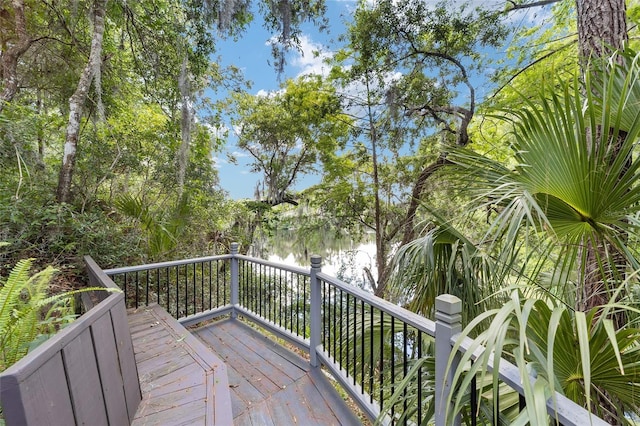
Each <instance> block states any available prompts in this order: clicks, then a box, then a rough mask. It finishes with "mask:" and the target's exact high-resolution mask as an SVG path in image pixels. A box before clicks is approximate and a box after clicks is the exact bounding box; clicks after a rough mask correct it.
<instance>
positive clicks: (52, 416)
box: [7, 352, 75, 426]
mask: <svg viewBox="0 0 640 426" xmlns="http://www.w3.org/2000/svg"><path fill="white" fill-rule="evenodd" d="M20 393H21V395H22V402H23V406H24V407H25V410H24V411H25V420H26V422H25V424H27V425H38V426H47V425H51V426H59V425H73V424H75V418H74V415H73V407H72V406H71V400H70V399H69V388H68V386H67V378H66V376H65V372H64V364H63V362H62V355H61V353H60V352H58V353H56V354H55V355H54V356H53V357H52V358H50V359H49V360H48V361H46V362H45V363H44V364H43V365H42V366H41V367H40V368H39V369H38V370H36V371H35V372H34V373H33V374H31V375H30V376H29V377H27V378H26V379H25V380H23V381H22V383H21V392H20ZM7 424H9V425H11V424H12V422H10V419H9V417H8V416H7Z"/></svg>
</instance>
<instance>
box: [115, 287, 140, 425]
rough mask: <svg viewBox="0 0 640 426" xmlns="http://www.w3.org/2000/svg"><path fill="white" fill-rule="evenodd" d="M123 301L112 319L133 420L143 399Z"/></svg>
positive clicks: (129, 411) (128, 409)
mask: <svg viewBox="0 0 640 426" xmlns="http://www.w3.org/2000/svg"><path fill="white" fill-rule="evenodd" d="M120 296H122V298H123V299H122V300H123V303H118V304H117V305H116V306H114V307H113V309H112V310H111V321H112V322H113V332H114V335H115V338H116V345H117V348H118V357H119V359H120V369H121V371H122V380H123V382H124V394H125V399H126V401H127V411H128V414H129V419H130V420H132V419H133V418H134V416H135V414H136V411H137V410H138V405H140V401H141V400H142V393H141V391H140V382H139V381H138V367H137V366H136V359H135V355H134V353H133V343H132V341H131V332H130V331H129V323H128V322H127V310H126V309H125V307H124V296H123V295H122V294H120Z"/></svg>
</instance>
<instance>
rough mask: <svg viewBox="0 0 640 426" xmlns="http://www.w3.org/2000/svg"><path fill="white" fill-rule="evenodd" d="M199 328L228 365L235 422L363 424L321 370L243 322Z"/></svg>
mask: <svg viewBox="0 0 640 426" xmlns="http://www.w3.org/2000/svg"><path fill="white" fill-rule="evenodd" d="M193 333H194V334H195V335H196V336H197V337H199V338H200V339H201V340H202V341H203V342H204V343H205V344H206V345H207V346H208V347H210V348H212V349H213V351H215V353H216V354H217V355H218V357H220V358H221V359H222V360H224V362H225V364H226V365H227V373H228V377H229V388H230V390H231V405H232V412H233V422H234V424H235V425H237V426H243V425H247V426H249V425H253V426H270V425H273V426H282V425H304V426H307V425H308V426H312V425H322V426H327V425H359V424H361V422H360V421H359V420H358V418H357V417H356V416H355V415H354V414H353V412H352V411H351V410H350V409H349V408H348V407H347V406H346V404H345V402H344V401H343V400H342V398H341V397H340V396H339V395H338V393H337V392H336V390H335V389H334V388H333V386H332V385H331V383H329V380H328V379H327V378H326V377H325V376H324V374H323V373H322V372H321V371H320V370H319V369H317V368H311V367H310V365H309V362H308V361H307V360H305V359H303V358H302V357H300V356H299V355H297V354H295V353H293V352H291V351H289V350H288V349H285V348H284V347H283V346H280V345H278V344H277V343H275V342H274V341H272V340H270V339H268V338H267V337H265V336H263V335H261V334H260V333H258V332H257V331H256V330H254V329H252V328H251V327H249V326H248V325H246V324H244V323H242V322H241V321H239V320H235V319H226V320H221V321H218V322H215V323H212V324H209V325H207V326H204V327H200V328H198V329H195V330H193Z"/></svg>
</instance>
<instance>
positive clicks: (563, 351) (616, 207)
mask: <svg viewBox="0 0 640 426" xmlns="http://www.w3.org/2000/svg"><path fill="white" fill-rule="evenodd" d="M617 55H618V56H616V57H615V58H611V59H610V60H609V61H608V62H607V63H606V64H599V65H598V66H597V67H593V68H592V72H591V73H590V74H589V75H588V76H586V78H585V81H584V84H580V83H579V82H578V81H577V79H576V80H574V81H572V82H569V83H561V84H559V85H558V86H556V87H553V88H547V89H546V90H543V92H542V93H541V96H540V98H538V99H523V107H522V108H520V109H518V110H514V111H508V112H507V113H506V114H504V115H503V117H502V118H503V119H504V120H505V121H506V122H508V123H511V124H512V126H513V132H512V149H513V163H512V164H510V165H505V164H503V163H500V162H498V161H495V160H493V159H491V158H489V157H487V156H484V155H481V154H478V153H475V152H472V151H470V150H465V149H452V151H451V153H450V156H449V159H450V160H451V161H452V162H453V163H454V164H456V165H457V168H456V172H458V173H463V174H464V177H465V178H464V179H458V181H461V182H465V185H466V186H467V188H466V189H467V190H468V191H469V192H468V193H469V194H470V196H471V198H472V200H473V202H472V206H471V207H472V208H480V209H483V210H485V211H488V210H490V211H495V212H496V213H495V215H494V216H493V218H492V220H491V222H490V224H489V227H488V230H487V232H486V234H485V235H484V237H483V238H482V239H481V241H479V242H478V243H476V244H473V245H471V244H470V243H469V242H468V241H467V240H466V239H464V238H463V237H462V236H459V238H458V239H457V240H456V242H455V243H451V244H457V245H458V246H460V245H461V244H462V245H464V246H466V247H467V248H470V247H472V246H473V247H474V248H473V249H471V252H469V253H467V254H465V252H464V251H462V252H459V253H460V254H459V256H458V258H457V259H456V258H455V257H454V256H451V255H449V258H450V259H452V260H451V261H450V262H448V263H447V262H434V261H432V260H429V259H430V258H429V256H432V259H433V258H434V257H433V256H434V254H436V253H437V241H436V239H433V238H431V239H429V238H426V237H425V238H423V239H422V240H421V241H417V242H414V244H415V245H422V247H421V248H420V249H416V248H408V249H405V250H404V251H401V252H400V254H401V255H406V254H407V253H409V254H410V255H409V256H408V257H407V258H406V259H404V260H402V262H404V264H405V265H409V264H413V265H423V267H422V269H423V270H427V271H429V270H432V271H436V270H437V271H440V272H439V274H442V275H443V276H444V277H446V279H445V280H444V282H447V280H448V281H449V282H450V281H451V280H452V279H453V278H455V277H459V276H461V274H460V273H459V271H461V270H464V271H468V272H467V273H465V274H462V276H464V277H465V278H464V283H463V285H465V286H481V287H483V286H484V285H485V283H491V285H492V286H493V288H494V289H495V288H499V287H501V288H503V289H511V290H509V291H508V292H507V293H502V294H510V298H507V300H508V301H507V303H504V304H503V305H502V307H501V308H497V309H493V310H490V311H488V312H487V313H485V314H482V315H480V316H478V318H476V319H474V320H472V321H471V322H470V324H469V326H468V327H466V328H465V330H464V331H463V333H462V335H463V337H464V336H478V340H477V343H476V344H477V345H481V344H482V345H485V346H487V348H488V350H486V351H485V352H484V354H485V355H483V356H485V357H486V358H481V359H480V360H479V362H475V363H474V364H473V367H470V365H469V364H468V363H465V362H462V363H461V364H460V369H459V371H456V372H455V374H456V378H457V380H458V381H459V383H458V384H459V388H458V389H459V391H458V394H457V395H456V398H457V400H456V403H457V408H458V409H459V408H460V402H459V401H460V400H461V398H463V395H464V392H466V389H467V388H468V386H467V385H468V384H469V382H470V380H471V378H472V377H474V376H476V375H480V376H481V377H485V378H486V371H487V363H488V362H489V361H488V360H489V358H488V357H489V356H490V355H491V354H494V355H495V359H496V362H499V358H500V356H502V355H504V356H506V357H508V358H509V359H511V360H512V361H514V362H515V363H516V364H517V365H518V367H519V368H520V371H521V375H522V377H523V383H525V397H526V400H527V409H526V410H524V411H523V412H522V413H521V414H519V415H518V416H519V418H518V421H519V422H527V421H528V422H530V423H532V424H539V423H543V424H546V423H547V422H548V419H547V414H546V408H545V404H546V400H547V398H548V397H549V396H550V395H551V394H552V391H558V392H560V393H563V394H565V395H566V396H568V397H570V398H572V399H574V400H575V401H576V402H578V403H580V404H583V405H584V406H585V407H586V408H588V409H590V410H592V411H593V412H595V413H597V414H599V415H601V416H603V417H604V418H605V419H606V420H609V421H610V422H615V423H625V422H626V420H625V413H630V412H633V413H638V412H640V403H639V402H638V401H637V398H636V397H635V389H636V388H637V387H638V385H640V376H638V370H637V365H638V361H640V358H639V357H638V348H639V345H638V343H637V339H638V337H640V336H639V334H638V329H637V328H635V326H634V324H633V323H632V321H631V319H632V318H634V317H637V312H638V311H637V309H636V308H635V307H634V305H633V302H634V301H633V298H632V294H633V291H630V290H634V289H637V288H638V280H637V275H636V274H635V273H634V272H635V271H637V270H640V263H639V262H638V257H637V242H638V231H637V230H638V225H639V224H640V221H639V220H638V206H640V185H638V183H639V182H638V180H639V179H640V173H639V169H640V159H639V158H638V156H637V154H636V152H635V144H636V142H637V141H638V139H639V137H640V102H639V100H640V81H639V80H640V65H639V64H638V62H639V56H637V55H635V54H634V53H633V52H622V53H619V54H617ZM410 251H413V252H410ZM469 255H471V256H469ZM465 256H466V258H469V259H476V260H475V261H473V262H471V261H465ZM425 259H426V260H425ZM479 259H483V262H480V261H479ZM481 263H482V264H483V265H484V266H483V267H479V266H477V265H480V264H481ZM424 265H427V266H429V267H428V268H425V267H424ZM451 265H455V266H456V267H455V268H452V267H451ZM443 266H446V267H445V268H443ZM418 269H419V268H418ZM418 269H416V268H414V272H413V274H414V275H416V273H415V271H417V270H418ZM404 270H405V271H406V270H410V268H408V267H406V266H405V267H404ZM454 272H455V273H456V275H453V274H454ZM405 274H406V273H405ZM438 276H439V275H438V274H434V273H431V274H429V277H427V279H425V281H424V283H423V285H422V286H421V287H415V286H414V287H413V288H411V287H410V290H409V291H407V292H406V293H405V295H406V294H408V295H409V296H411V300H409V301H408V302H407V303H406V304H407V305H409V306H411V303H412V302H414V300H419V299H420V297H424V295H423V294H421V293H422V290H421V289H422V288H425V287H428V286H433V285H434V284H436V283H437V282H438V280H431V282H429V281H427V280H428V279H430V277H438ZM442 281H443V280H442V279H440V282H442ZM594 283H596V285H594ZM433 288H436V287H433ZM437 288H438V291H440V290H442V289H446V288H443V287H442V286H440V287H437ZM449 288H450V289H451V286H449ZM513 289H517V290H513ZM454 290H455V288H454ZM483 290H484V289H483V288H480V289H477V290H474V291H473V292H471V291H469V290H467V293H471V294H473V293H474V292H477V293H478V294H482V293H483ZM430 291H431V292H432V293H434V294H435V291H434V290H433V289H432V290H430ZM511 291H515V292H514V293H511ZM590 299H593V300H596V301H598V302H599V303H593V302H592V301H590ZM469 300H473V299H472V298H470V299H469ZM585 301H586V302H585ZM603 301H604V302H603ZM414 303H415V302H414ZM418 305H419V304H418ZM487 324H490V326H489V327H488V328H487ZM466 360H467V359H466V358H465V359H463V361H466ZM494 367H495V365H494ZM532 371H535V372H536V374H537V379H536V380H535V381H534V382H532V383H529V382H528V380H527V379H526V377H528V376H529V375H530V373H531V372H532ZM493 379H494V380H495V379H496V378H495V377H493ZM496 385H497V383H496ZM596 401H597V403H596Z"/></svg>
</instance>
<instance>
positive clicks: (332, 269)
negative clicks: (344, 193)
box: [249, 229, 378, 291]
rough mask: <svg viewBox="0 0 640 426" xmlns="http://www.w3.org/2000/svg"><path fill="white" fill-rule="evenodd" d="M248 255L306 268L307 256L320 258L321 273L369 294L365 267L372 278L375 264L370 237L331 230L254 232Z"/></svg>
mask: <svg viewBox="0 0 640 426" xmlns="http://www.w3.org/2000/svg"><path fill="white" fill-rule="evenodd" d="M256 236H257V237H256V238H255V239H254V244H253V245H252V246H251V247H250V249H249V255H250V256H255V257H260V258H262V259H266V260H269V261H272V262H279V263H284V264H287V265H293V266H299V267H302V268H307V269H308V268H309V265H310V260H309V258H310V256H311V255H313V254H317V255H320V256H322V272H324V273H327V274H329V275H333V276H335V277H338V278H339V279H341V280H343V281H345V282H347V283H349V284H352V285H355V286H358V287H360V288H363V289H366V290H368V291H371V285H370V284H369V281H368V279H367V277H366V274H365V272H364V271H365V268H368V269H369V270H370V271H371V273H372V275H373V277H374V279H377V277H378V271H377V268H376V265H375V252H376V246H375V240H374V236H373V234H359V235H350V234H347V233H344V232H335V231H330V230H315V231H309V230H305V231H299V230H285V229H279V230H276V231H273V232H270V233H265V232H257V233H256Z"/></svg>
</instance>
